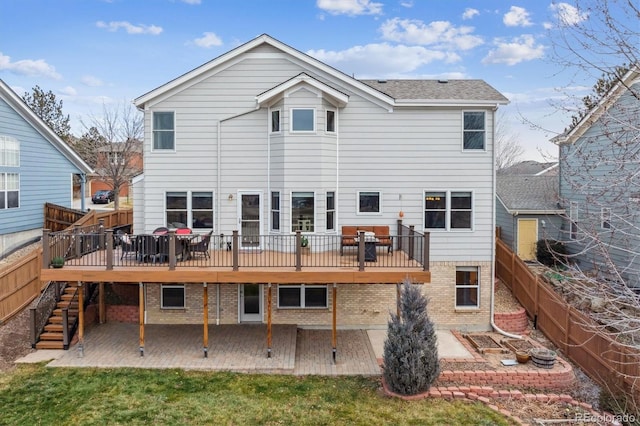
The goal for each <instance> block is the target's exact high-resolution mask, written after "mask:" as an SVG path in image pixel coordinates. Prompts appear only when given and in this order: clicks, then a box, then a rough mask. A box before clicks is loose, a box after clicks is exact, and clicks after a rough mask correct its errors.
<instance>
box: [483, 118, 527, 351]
mask: <svg viewBox="0 0 640 426" xmlns="http://www.w3.org/2000/svg"><path fill="white" fill-rule="evenodd" d="M497 109H498V107H497V106H496V107H495V108H494V109H493V114H491V119H492V120H493V124H492V127H491V131H492V134H493V135H494V137H492V138H491V144H492V146H493V155H492V156H491V170H492V174H493V183H492V186H493V191H492V192H491V193H492V194H493V196H492V199H491V205H492V206H493V209H492V210H493V211H492V215H491V223H492V227H491V304H490V313H489V315H490V316H491V328H493V330H494V331H496V332H498V333H500V334H502V335H503V336H506V337H510V338H512V339H522V336H520V335H518V334H512V333H509V332H506V331H504V330H503V329H501V328H500V327H498V326H497V325H496V323H495V321H494V320H493V315H494V314H495V309H494V303H495V293H496V161H495V128H496V114H495V113H496V110H497Z"/></svg>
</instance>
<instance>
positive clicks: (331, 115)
mask: <svg viewBox="0 0 640 426" xmlns="http://www.w3.org/2000/svg"><path fill="white" fill-rule="evenodd" d="M325 130H326V131H327V132H328V133H334V132H335V131H336V112H335V111H333V110H327V116H326V128H325Z"/></svg>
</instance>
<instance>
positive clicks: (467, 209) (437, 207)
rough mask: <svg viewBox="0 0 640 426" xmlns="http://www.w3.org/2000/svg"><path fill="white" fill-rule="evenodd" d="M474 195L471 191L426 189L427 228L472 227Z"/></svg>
mask: <svg viewBox="0 0 640 426" xmlns="http://www.w3.org/2000/svg"><path fill="white" fill-rule="evenodd" d="M472 218H473V197H472V193H471V192H469V191H465V192H462V191H461V192H456V191H426V192H425V193H424V228H425V229H442V230H453V229H456V230H457V229H466V230H470V229H472Z"/></svg>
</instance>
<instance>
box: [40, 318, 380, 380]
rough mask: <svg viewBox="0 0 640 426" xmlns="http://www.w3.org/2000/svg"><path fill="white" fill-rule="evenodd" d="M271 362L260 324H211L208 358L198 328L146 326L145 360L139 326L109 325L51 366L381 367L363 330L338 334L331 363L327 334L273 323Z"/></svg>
mask: <svg viewBox="0 0 640 426" xmlns="http://www.w3.org/2000/svg"><path fill="white" fill-rule="evenodd" d="M272 335H273V340H272V352H271V358H267V327H266V325H264V324H241V325H220V326H215V325H210V326H209V349H208V358H205V357H204V352H203V348H202V326H198V325H146V326H145V350H144V356H143V357H141V356H140V352H139V347H138V326H137V325H136V324H129V323H116V322H111V323H107V324H102V325H96V326H93V327H91V328H90V329H89V330H88V331H87V332H86V334H85V341H84V351H83V356H82V357H81V356H80V353H79V350H78V345H77V344H75V345H73V346H72V347H71V348H70V350H69V351H66V352H65V353H64V354H63V355H62V357H60V358H59V359H57V360H54V361H52V362H51V363H49V366H52V367H101V368H113V367H137V368H183V369H192V370H219V371H235V372H245V373H276V374H296V375H350V374H351V375H378V374H380V367H379V366H378V363H377V361H376V356H375V353H374V351H373V348H372V347H371V342H370V340H369V338H368V336H367V332H366V330H338V335H337V341H338V346H337V349H338V350H337V358H336V363H335V364H334V362H333V358H332V347H331V330H307V329H300V330H298V329H297V327H296V326H295V325H274V326H273V328H272Z"/></svg>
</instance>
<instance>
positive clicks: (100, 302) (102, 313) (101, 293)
mask: <svg viewBox="0 0 640 426" xmlns="http://www.w3.org/2000/svg"><path fill="white" fill-rule="evenodd" d="M106 317H107V315H106V312H105V305H104V283H103V282H101V283H99V284H98V322H99V323H100V324H104V323H105V322H107V318H106Z"/></svg>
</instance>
